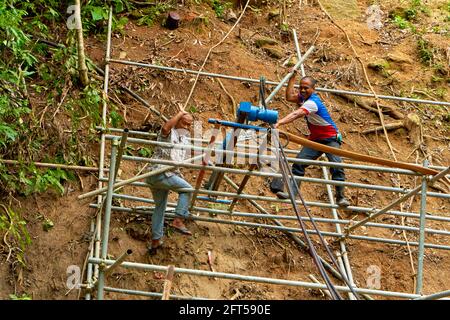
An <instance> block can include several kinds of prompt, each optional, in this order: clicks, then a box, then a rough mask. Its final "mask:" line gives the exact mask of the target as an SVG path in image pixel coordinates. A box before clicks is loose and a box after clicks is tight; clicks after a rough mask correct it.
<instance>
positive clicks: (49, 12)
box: [0, 0, 133, 195]
mask: <svg viewBox="0 0 450 320" xmlns="http://www.w3.org/2000/svg"><path fill="white" fill-rule="evenodd" d="M111 3H112V5H113V8H114V12H115V13H116V15H115V18H114V19H113V28H114V30H115V31H116V32H120V31H121V30H122V29H123V27H124V25H125V24H126V23H127V22H128V19H127V18H125V17H118V18H116V17H117V16H118V15H117V14H119V13H121V12H124V11H125V10H131V9H132V8H133V7H132V6H131V5H130V2H128V1H124V0H113V1H111ZM70 9H71V8H70V6H69V5H68V4H67V3H65V2H61V1H57V0H50V1H46V2H45V4H44V2H42V1H29V2H25V1H19V0H9V1H2V2H0V39H2V40H1V42H0V57H1V58H0V154H1V155H2V156H1V157H2V158H4V159H12V160H19V162H20V163H21V165H19V166H10V165H4V164H2V163H0V189H1V190H2V193H9V194H14V193H19V194H23V195H28V194H30V193H33V192H43V191H45V190H47V189H48V188H53V189H55V190H56V191H58V193H59V194H63V193H64V187H63V183H64V181H67V180H71V179H73V177H72V176H71V174H69V173H68V172H67V171H64V170H41V169H37V168H36V167H35V166H33V165H32V163H33V162H34V161H43V160H44V159H43V158H44V157H45V158H46V159H45V160H47V161H49V158H50V160H52V159H53V161H52V162H56V163H65V164H78V165H91V164H92V162H93V161H92V160H91V159H89V158H88V157H87V156H86V152H85V147H84V145H86V142H87V141H86V140H89V141H90V140H92V139H95V135H94V133H95V130H94V126H96V125H100V124H101V113H100V112H101V111H100V110H101V107H100V106H101V104H102V90H101V82H100V81H99V80H96V79H91V84H90V85H89V86H88V87H86V88H84V89H79V88H80V85H79V84H80V82H79V78H78V70H77V68H78V66H77V57H76V53H77V52H76V38H75V30H69V29H68V27H67V26H68V24H69V23H70V22H71V19H72V16H73V15H72V16H70V12H71V11H70ZM73 10H74V9H73V8H72V12H73ZM66 12H68V14H67V15H66ZM81 17H82V23H83V30H84V32H85V34H86V35H89V34H95V33H100V32H103V33H102V34H104V33H105V31H106V27H107V19H108V5H107V4H106V3H105V2H104V1H100V0H89V1H87V3H85V4H84V5H83V6H82V11H81ZM53 37H57V38H58V39H59V38H63V39H64V40H62V41H61V40H60V42H63V43H64V44H61V43H55V42H56V41H54V40H53V39H52V38H53ZM38 39H45V40H46V41H36V40H38ZM47 40H48V41H49V42H48V41H47ZM88 68H89V70H90V71H93V64H92V62H90V61H89V60H88ZM59 115H61V119H64V121H63V122H62V123H61V122H60V120H59V118H58V116H59ZM108 116H109V120H108V122H109V123H111V124H112V125H114V126H118V125H120V123H121V122H122V117H121V116H120V115H119V114H118V113H117V112H116V109H115V106H114V105H113V104H110V112H109V115H108ZM65 119H67V120H65ZM80 131H82V132H84V133H85V134H80ZM63 132H66V133H67V132H68V134H66V133H64V134H63ZM42 150H46V152H47V154H44V153H43V152H42ZM30 163H31V164H30Z"/></svg>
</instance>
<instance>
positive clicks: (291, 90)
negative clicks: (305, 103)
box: [286, 71, 298, 103]
mask: <svg viewBox="0 0 450 320" xmlns="http://www.w3.org/2000/svg"><path fill="white" fill-rule="evenodd" d="M295 75H296V71H294V74H293V75H292V77H290V78H289V82H288V86H287V88H286V100H287V101H289V102H295V103H297V102H298V93H297V90H295V87H294V85H295Z"/></svg>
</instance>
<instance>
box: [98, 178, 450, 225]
mask: <svg viewBox="0 0 450 320" xmlns="http://www.w3.org/2000/svg"><path fill="white" fill-rule="evenodd" d="M100 180H101V181H107V180H108V179H107V178H102V179H100ZM118 181H119V182H120V181H121V180H118ZM130 185H132V186H136V187H143V188H148V187H149V185H148V184H146V183H144V182H133V183H130ZM213 192H214V194H212V193H213ZM199 193H205V194H209V195H213V196H224V197H237V198H240V199H248V200H260V201H266V202H276V203H291V202H290V200H289V199H285V200H283V199H278V198H275V197H267V196H255V195H248V194H245V195H243V194H240V195H238V194H236V193H231V192H221V191H210V190H204V189H200V190H199ZM296 202H297V203H299V204H301V202H300V200H296ZM306 205H308V206H310V207H319V208H329V209H331V208H334V209H342V208H341V207H339V206H338V205H331V204H329V203H323V202H313V201H306ZM345 211H347V212H361V213H366V214H370V213H374V212H376V211H377V209H376V208H367V207H356V206H348V207H346V208H345ZM386 214H391V215H396V216H401V217H411V218H419V214H417V213H414V212H401V211H395V210H389V211H387V212H386ZM426 218H427V220H436V221H446V222H450V217H443V216H439V215H436V214H431V213H430V214H427V215H426Z"/></svg>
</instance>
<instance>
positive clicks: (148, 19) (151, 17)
mask: <svg viewBox="0 0 450 320" xmlns="http://www.w3.org/2000/svg"><path fill="white" fill-rule="evenodd" d="M172 8H173V6H172V5H171V4H169V3H164V2H162V3H156V4H155V5H154V6H151V7H149V8H145V9H143V10H139V13H140V15H141V18H139V19H138V21H137V23H138V24H139V25H143V24H145V25H147V26H152V25H153V24H154V23H155V21H156V19H157V18H158V17H159V16H160V15H161V14H163V13H165V12H167V11H169V10H170V9H172Z"/></svg>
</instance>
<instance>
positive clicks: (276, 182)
mask: <svg viewBox="0 0 450 320" xmlns="http://www.w3.org/2000/svg"><path fill="white" fill-rule="evenodd" d="M314 142H317V143H321V144H324V145H327V146H330V147H333V148H340V147H341V144H340V143H339V142H338V141H337V140H336V139H335V138H329V139H324V140H318V141H314ZM322 153H323V152H322V151H317V150H314V149H311V148H308V147H303V148H302V150H301V151H300V152H299V153H298V154H297V159H306V160H316V159H317V158H319V157H320V156H321V155H322ZM325 155H326V156H327V158H328V160H329V161H330V162H338V163H341V162H342V159H341V157H339V156H336V155H334V154H332V153H325ZM308 166H309V165H307V164H298V163H294V164H293V165H292V173H293V174H294V175H296V176H301V177H303V176H304V175H305V169H306V168H307V167H308ZM330 171H331V176H332V179H333V180H337V181H345V173H344V169H342V168H335V167H330ZM270 189H271V191H272V192H273V193H277V192H278V191H283V190H284V183H283V179H281V178H274V179H273V180H272V182H271V184H270ZM292 189H293V190H295V187H294V186H292Z"/></svg>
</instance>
